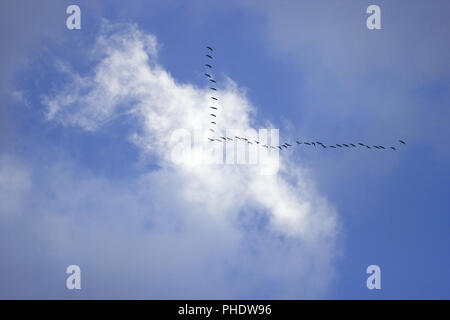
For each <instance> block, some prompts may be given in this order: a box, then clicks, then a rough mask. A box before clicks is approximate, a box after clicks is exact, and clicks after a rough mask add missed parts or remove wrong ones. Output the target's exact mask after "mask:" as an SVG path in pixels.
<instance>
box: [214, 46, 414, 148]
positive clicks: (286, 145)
mask: <svg viewBox="0 0 450 320" xmlns="http://www.w3.org/2000/svg"><path fill="white" fill-rule="evenodd" d="M206 49H208V50H209V51H210V52H213V51H214V50H213V48H212V47H210V46H206ZM205 56H206V57H207V58H208V63H206V64H205V67H207V71H206V73H205V76H206V77H207V79H208V80H209V82H211V83H217V81H216V80H215V79H214V78H213V73H211V72H210V71H208V70H211V69H213V66H212V64H211V62H212V60H213V59H214V58H213V56H212V53H211V54H209V53H207V54H205ZM209 89H210V90H212V91H215V92H218V89H217V88H216V87H215V86H210V87H209ZM210 98H211V99H213V100H215V101H217V103H219V102H218V101H219V99H218V98H216V97H213V96H211V97H210ZM210 108H211V109H213V110H218V108H217V107H210ZM210 116H211V117H215V118H217V116H216V114H214V113H210ZM214 120H215V119H214ZM216 121H217V120H215V121H210V123H211V125H217V123H216ZM210 131H211V132H215V131H214V130H213V129H210ZM220 138H221V140H220V139H212V138H208V139H209V140H210V141H219V142H226V141H234V140H233V139H232V138H228V137H226V136H221V137H220ZM235 139H236V141H237V140H244V141H246V142H247V143H248V144H252V145H253V142H251V141H250V140H249V139H247V138H245V137H238V136H235ZM253 141H254V142H255V144H256V145H257V146H258V145H259V146H262V147H264V148H267V149H269V148H271V149H279V150H283V149H289V148H290V147H292V145H291V144H289V143H287V142H285V143H283V144H282V145H278V146H271V145H269V144H262V143H261V144H260V141H258V140H253ZM398 141H399V142H400V144H402V145H406V142H405V141H404V140H398ZM295 142H296V144H297V146H300V145H308V146H314V147H317V146H321V147H322V148H323V149H326V148H331V149H337V148H341V149H342V148H344V149H345V148H347V149H348V148H350V149H351V148H358V147H360V148H361V147H366V148H367V149H372V148H374V149H377V150H386V149H387V148H388V149H391V150H394V151H396V150H397V148H398V147H397V148H396V147H394V146H390V147H384V146H383V145H373V146H369V145H367V144H364V143H362V142H358V143H341V144H339V143H336V144H334V145H325V144H324V143H322V142H321V141H312V142H305V141H304V142H301V141H299V140H295Z"/></svg>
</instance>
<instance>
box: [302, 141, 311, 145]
mask: <svg viewBox="0 0 450 320" xmlns="http://www.w3.org/2000/svg"><path fill="white" fill-rule="evenodd" d="M303 143H304V144H307V145H308V146H310V145H311V143H309V142H303Z"/></svg>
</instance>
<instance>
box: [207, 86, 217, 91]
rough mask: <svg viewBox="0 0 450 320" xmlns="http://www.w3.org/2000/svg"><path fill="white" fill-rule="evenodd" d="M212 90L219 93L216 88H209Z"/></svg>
mask: <svg viewBox="0 0 450 320" xmlns="http://www.w3.org/2000/svg"><path fill="white" fill-rule="evenodd" d="M209 88H210V89H211V90H214V91H217V89H216V88H214V87H209Z"/></svg>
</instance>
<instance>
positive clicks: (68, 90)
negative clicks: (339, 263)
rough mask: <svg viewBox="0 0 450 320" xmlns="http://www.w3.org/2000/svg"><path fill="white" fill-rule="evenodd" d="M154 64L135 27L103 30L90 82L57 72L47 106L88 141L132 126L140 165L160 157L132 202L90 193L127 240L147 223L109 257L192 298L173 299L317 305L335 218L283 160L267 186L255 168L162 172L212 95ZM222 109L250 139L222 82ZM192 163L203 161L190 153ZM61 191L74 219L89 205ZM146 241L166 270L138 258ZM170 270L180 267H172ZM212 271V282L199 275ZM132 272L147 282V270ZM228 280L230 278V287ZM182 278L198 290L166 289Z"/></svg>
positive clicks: (237, 101)
mask: <svg viewBox="0 0 450 320" xmlns="http://www.w3.org/2000/svg"><path fill="white" fill-rule="evenodd" d="M157 53H158V44H157V41H156V38H155V37H154V36H152V35H147V34H145V33H143V32H142V31H140V30H139V29H138V28H137V27H136V26H134V25H120V26H117V25H113V26H111V25H108V24H107V23H106V24H105V25H104V28H103V30H102V32H101V35H100V36H99V37H98V39H97V41H96V43H95V46H94V49H93V51H92V54H93V55H94V57H96V58H97V59H98V63H97V64H96V66H95V68H94V70H93V72H92V73H90V74H87V75H79V74H77V73H76V72H74V71H71V70H70V68H68V67H67V66H64V67H61V68H60V70H61V71H63V72H66V73H68V74H69V75H70V76H71V81H69V82H68V83H67V84H66V85H65V87H64V88H63V89H62V90H61V91H60V92H58V93H57V94H54V95H47V96H46V97H44V99H43V102H44V104H45V105H46V106H47V108H48V109H47V117H48V119H49V120H54V121H57V122H59V123H61V124H63V125H72V126H79V127H81V128H83V129H85V130H88V131H95V130H98V129H99V128H101V127H102V125H103V124H105V123H106V122H108V121H110V120H111V119H115V118H117V117H119V116H121V117H122V116H128V117H131V118H132V119H134V120H135V122H136V130H135V134H134V135H133V136H132V137H131V138H132V140H133V141H134V142H135V143H136V144H137V145H138V146H139V147H140V148H141V149H142V152H143V153H144V154H151V155H152V159H155V156H156V161H157V162H158V165H159V166H160V167H161V169H160V170H156V171H152V172H150V173H148V174H147V175H145V176H143V177H142V178H141V179H140V180H139V181H138V182H135V183H134V184H133V186H132V189H133V191H128V192H123V193H122V191H123V190H117V189H120V188H114V187H108V183H107V182H102V185H103V184H104V183H106V187H105V186H103V187H101V188H96V189H95V190H92V193H93V194H96V193H99V195H98V196H97V197H98V199H97V200H95V201H94V203H98V206H99V208H98V210H96V211H97V212H99V213H100V212H104V211H105V210H106V211H108V210H110V211H111V212H113V213H112V214H111V216H107V217H104V218H105V219H106V220H103V221H102V223H105V224H106V225H108V226H111V225H114V228H115V229H117V230H122V232H124V233H126V232H127V231H123V230H124V229H122V227H124V228H125V229H126V226H127V225H130V226H131V227H130V228H131V230H136V229H138V228H139V226H140V225H141V224H142V223H143V222H144V221H146V220H148V221H152V223H150V225H151V226H152V227H151V228H150V229H149V230H143V229H141V230H140V232H138V234H137V235H136V236H135V237H131V238H130V239H129V240H127V242H126V243H120V244H119V243H116V245H117V250H118V251H119V252H121V253H122V254H124V255H125V256H126V257H127V258H126V259H128V261H133V262H134V263H135V264H139V261H140V262H141V263H142V264H143V265H145V266H149V265H152V266H153V267H150V269H152V270H153V271H152V272H151V273H152V276H149V277H151V278H152V279H153V280H154V281H159V282H161V285H162V286H165V287H166V288H167V290H170V289H173V288H174V287H179V288H183V289H184V290H188V289H187V288H188V287H189V286H194V285H195V286H197V287H196V288H197V289H189V290H188V291H187V292H185V293H183V294H181V296H183V297H189V293H192V295H194V296H198V295H200V296H203V297H207V296H208V294H211V293H212V291H213V289H212V288H213V285H214V284H215V285H217V287H216V288H218V290H221V292H220V293H218V294H217V296H221V297H249V296H255V295H258V296H260V297H265V296H266V297H291V298H292V297H299V296H303V297H306V296H307V297H313V296H316V295H317V294H320V293H323V292H324V291H323V290H324V289H325V288H326V286H327V285H328V284H329V281H330V279H331V277H332V275H333V270H334V268H333V261H334V253H333V250H334V249H335V248H336V239H337V232H338V227H337V225H338V224H337V215H336V212H335V210H334V209H333V208H332V207H331V206H330V205H329V204H328V203H327V201H326V200H325V199H324V198H323V197H322V196H321V195H320V194H319V193H318V192H317V190H316V188H315V186H314V183H313V182H312V181H311V180H310V179H309V178H308V174H307V170H306V169H304V168H302V167H299V166H298V165H297V164H294V163H293V162H292V161H291V160H290V159H289V157H288V156H286V157H282V158H281V166H280V172H279V173H278V174H277V175H271V176H262V175H259V174H258V171H257V170H255V168H254V167H252V166H242V165H240V166H239V165H236V166H234V165H219V166H218V165H192V163H191V164H182V165H174V164H173V163H172V162H171V161H170V159H171V148H172V147H173V143H174V142H173V141H171V139H170V136H171V133H172V132H173V131H174V130H176V129H179V128H187V129H192V128H194V129H198V128H202V127H205V126H206V125H207V123H208V114H209V112H208V101H209V94H208V90H207V89H206V88H198V87H195V86H193V85H190V84H182V83H178V82H177V81H176V80H175V79H174V78H173V77H172V76H171V75H170V74H169V72H167V71H166V70H164V68H163V67H162V66H161V65H159V64H158V61H157ZM61 66H62V65H61ZM219 98H220V100H221V105H222V106H224V107H223V108H221V110H220V112H219V114H218V119H219V120H218V121H219V122H220V125H221V126H222V127H223V128H234V129H237V130H241V131H242V132H244V131H246V130H248V129H251V127H250V125H249V118H250V117H251V115H252V114H254V112H255V108H254V107H253V106H252V105H251V103H250V102H249V101H248V100H247V98H246V96H245V94H244V93H243V91H241V90H239V88H238V86H237V84H236V83H234V82H233V81H232V80H231V79H229V80H228V81H227V83H226V84H225V86H224V88H221V90H220V96H219ZM195 152H199V153H202V152H205V151H204V150H203V149H200V148H197V149H195ZM68 180H69V181H70V180H71V179H70V178H68ZM94 180H95V179H94ZM67 185H70V182H67V181H66V183H65V184H64V186H62V187H59V186H57V185H52V186H50V188H52V189H55V190H60V191H55V192H56V193H57V194H60V198H61V199H60V200H58V202H59V201H61V203H63V204H64V203H67V202H69V203H75V204H74V208H75V209H74V210H75V211H76V210H80V205H79V202H80V203H82V202H83V201H84V200H86V199H84V200H83V199H79V198H78V197H80V195H79V194H78V195H77V192H74V194H75V195H76V197H77V198H75V199H79V200H80V201H76V200H73V198H72V196H69V195H68V194H67V193H66V192H65V191H64V190H65V189H66V188H67ZM88 185H89V184H88ZM71 189H72V190H78V191H80V192H81V190H85V189H89V188H86V186H81V185H77V184H76V185H75V186H73V187H72V188H71ZM110 189H111V190H110ZM109 192H110V193H111V194H108V193H109ZM71 194H72V192H71ZM81 194H82V195H83V194H85V193H84V192H81ZM85 196H86V197H88V198H91V197H93V196H92V195H90V194H89V195H87V194H86V195H85ZM81 197H83V196H81ZM66 198H67V199H66ZM147 198H148V199H147ZM71 199H72V200H71ZM143 199H145V201H144V200H143ZM109 202H111V203H109ZM136 203H139V205H136ZM114 204H117V205H120V206H124V204H125V207H124V209H125V210H124V211H121V210H117V209H116V208H115V205H114ZM126 204H129V206H127V205H126ZM69 206H70V205H69ZM148 206H149V207H148ZM63 207H66V205H63ZM87 210H88V211H90V210H92V208H89V209H87ZM125 211H126V212H125ZM143 212H146V213H145V214H144V213H143ZM150 212H151V214H150ZM99 213H97V215H98V214H99ZM124 215H126V217H124ZM69 216H70V215H69ZM102 217H103V216H102ZM51 219H52V218H51ZM72 219H75V216H73V217H72ZM124 219H126V221H125V224H123V221H124ZM106 221H108V222H106ZM168 225H171V227H169V229H167V227H168ZM69 226H70V224H67V226H66V227H65V228H69V229H70V227H69ZM96 226H97V227H98V228H99V230H98V231H100V233H103V232H104V233H105V234H104V237H105V239H111V238H114V236H113V235H112V234H113V232H111V230H108V229H107V228H104V227H103V226H102V224H98V225H96ZM178 227H180V228H181V231H179V232H178V231H176V230H177V228H178ZM141 228H143V227H142V226H141ZM69 233H70V232H69ZM119 238H120V239H122V237H119ZM67 241H70V240H67ZM142 241H143V242H145V245H146V246H147V252H148V253H149V254H150V255H152V256H154V257H157V258H158V259H160V261H165V263H163V264H162V265H160V266H158V262H157V261H158V260H156V261H155V260H154V259H152V258H150V257H149V256H147V255H146V254H144V255H143V256H141V255H140V254H139V253H138V251H137V250H136V246H139V243H141V242H142ZM72 245H74V244H72ZM129 247H132V248H133V250H129V249H128V248H129ZM101 248H102V246H100V247H99V248H98V249H99V250H101ZM167 248H171V249H170V250H175V252H176V255H178V257H177V258H176V259H175V258H174V257H172V258H170V257H171V254H168V253H164V250H167ZM74 250H76V249H74ZM119 256H120V255H117V254H114V253H113V252H111V257H110V258H109V259H110V260H111V263H116V264H117V263H119V264H120V265H123V262H119V261H122V258H119ZM169 256H170V257H169ZM92 258H94V257H92ZM167 259H168V260H167ZM170 259H175V260H176V261H177V262H178V261H182V262H183V263H184V264H185V265H184V267H180V266H175V265H171V262H170ZM141 260H142V261H141ZM210 266H214V267H215V268H217V272H212V271H211V270H207V269H208V268H209V267H210ZM112 268H113V269H114V268H115V267H112ZM117 268H119V269H120V266H119V267H117ZM136 268H137V269H139V272H144V273H145V271H144V270H145V268H144V267H143V266H136ZM205 268H206V269H205ZM230 270H234V271H233V274H234V275H233V276H232V277H231V278H232V280H230V279H228V280H227V276H226V274H227V272H231V271H230ZM117 272H118V271H117ZM139 272H138V273H139ZM184 273H185V274H187V275H189V276H191V277H193V279H196V280H192V281H194V282H191V281H188V282H183V281H182V283H179V284H175V283H172V286H171V285H168V284H167V282H169V278H170V277H171V276H173V277H176V278H178V277H180V275H181V274H184ZM175 274H177V276H175ZM203 274H205V277H206V278H205V279H206V280H205V281H207V283H208V284H207V285H206V284H205V286H201V285H200V284H199V283H198V279H201V278H202V275H203ZM206 275H207V276H206ZM98 281H100V280H98ZM265 281H269V282H270V283H272V286H275V287H277V288H278V289H277V290H276V291H274V292H270V293H265V292H264V288H259V286H262V287H264V283H265ZM132 282H133V281H132ZM143 282H144V283H146V282H145V280H143ZM122 285H125V286H126V285H127V284H122ZM196 290H197V291H196ZM162 291H164V289H162ZM255 292H258V294H255ZM155 294H156V293H155ZM185 294H187V295H186V296H185ZM162 295H163V296H169V297H176V296H177V293H174V292H171V293H169V292H166V291H164V292H163V294H162Z"/></svg>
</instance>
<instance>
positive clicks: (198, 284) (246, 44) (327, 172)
mask: <svg viewBox="0 0 450 320" xmlns="http://www.w3.org/2000/svg"><path fill="white" fill-rule="evenodd" d="M76 3H77V4H78V5H79V6H80V7H81V11H82V29H81V30H73V31H69V30H67V29H66V27H65V19H66V17H67V15H66V14H65V9H66V7H67V6H68V5H70V4H73V3H72V1H42V2H39V4H37V3H35V2H32V1H14V2H12V1H11V2H4V3H2V4H1V7H2V8H1V9H2V10H1V12H2V24H3V27H2V28H1V31H0V36H1V38H2V42H3V43H8V44H9V45H8V46H3V47H4V50H2V53H1V54H0V64H1V66H2V70H3V72H2V75H1V88H0V90H1V100H2V101H1V107H0V118H1V120H0V190H1V195H0V200H1V201H0V203H1V204H0V212H1V213H2V214H1V215H0V222H1V223H0V238H1V241H0V255H1V259H0V283H2V285H1V286H0V297H2V298H64V299H66V298H68V299H70V298H249V299H251V298H290V299H296V298H327V299H380V298H382V299H383V298H384V299H419V298H427V299H428V298H438V299H448V298H449V293H448V292H449V290H450V276H449V275H448V270H449V267H450V259H449V254H448V252H449V246H450V235H449V233H448V230H449V226H450V218H449V216H448V207H449V200H448V196H447V190H448V189H449V185H450V181H449V176H450V175H449V174H450V168H449V165H448V163H449V160H450V150H449V148H448V143H447V138H448V136H449V129H448V121H449V118H450V111H449V109H448V104H449V101H450V99H449V79H450V63H449V62H448V61H449V59H448V55H449V52H450V45H449V43H448V32H449V30H450V25H449V22H448V19H447V16H446V12H449V9H450V5H449V4H448V3H446V2H445V1H435V2H433V5H430V4H429V3H428V2H427V1H419V0H417V1H413V2H411V1H396V2H395V3H392V2H389V1H377V2H376V3H375V2H368V1H347V2H345V4H343V3H341V2H338V1H315V2H312V1H284V2H275V1H258V2H251V1H243V2H229V3H225V2H223V3H222V2H212V1H192V2H189V4H188V3H186V2H178V1H167V2H157V1H155V2H153V1H152V2H151V3H149V1H137V0H136V1H130V2H129V4H127V5H126V6H124V5H123V2H121V1H97V2H96V3H95V4H92V3H91V2H90V1H77V2H76ZM369 4H378V5H379V6H380V7H381V12H382V30H373V31H372V30H368V29H367V28H366V24H365V20H366V18H367V14H366V13H365V11H366V8H367V6H368V5H369ZM101 39H103V41H102V40H101ZM130 39H131V40H130ZM136 45H137V47H136ZM139 45H142V46H143V48H139ZM205 45H211V46H212V47H214V48H215V53H214V58H215V59H214V63H215V66H217V71H216V74H217V79H218V80H219V81H218V82H219V89H220V91H221V92H223V97H224V99H223V100H224V102H223V104H224V106H223V107H224V109H226V110H229V111H224V112H225V113H224V114H223V116H224V118H223V119H224V122H226V123H227V124H228V125H235V126H238V127H240V128H264V127H268V126H271V127H274V128H279V129H280V138H281V139H282V140H290V141H294V140H295V139H297V138H299V139H302V138H304V139H305V140H306V139H311V140H323V141H325V142H329V143H330V144H332V143H340V142H343V143H346V142H347V143H350V142H360V141H361V142H365V141H367V142H368V143H371V142H373V143H374V144H375V143H380V144H386V145H388V144H390V143H391V142H392V141H396V140H398V139H399V138H401V139H404V140H406V141H407V145H406V146H405V147H403V148H401V149H400V150H398V151H397V152H375V151H368V150H362V149H358V150H351V151H350V150H349V151H347V152H345V151H339V150H334V151H335V152H332V151H331V150H326V152H325V151H324V150H315V149H312V148H309V149H308V148H297V149H295V151H292V152H289V153H286V154H284V153H283V154H282V155H280V159H281V163H282V165H281V169H280V172H279V174H278V175H277V176H275V177H269V178H267V179H265V178H260V177H258V176H255V174H254V172H253V171H251V170H246V169H245V168H230V167H232V166H223V167H221V166H218V167H214V166H209V167H208V166H204V167H200V168H197V167H195V168H193V169H192V168H184V167H183V168H181V169H180V168H178V167H176V166H172V165H171V164H170V163H169V161H167V159H168V158H167V157H168V154H167V153H166V151H165V149H164V148H163V147H162V146H164V145H165V144H166V143H167V141H166V140H165V139H166V138H165V135H167V134H169V133H170V132H171V130H173V129H174V128H177V126H178V125H180V124H184V125H187V124H188V123H189V122H187V121H189V119H191V118H194V119H195V118H197V117H199V113H197V112H198V110H199V109H198V108H201V107H202V105H203V104H204V100H202V99H203V98H202V97H203V95H204V94H205V92H207V90H206V89H205V81H204V77H203V67H202V66H203V64H204V62H205V60H204V53H205V50H204V46H205ZM153 51H154V52H153ZM155 52H157V53H155ZM115 53H117V54H119V55H118V56H114V54H115ZM140 54H144V55H145V57H147V58H148V59H149V61H150V62H149V61H147V60H146V59H141V57H140V56H139V55H140ZM112 57H117V59H116V60H108V58H111V59H112ZM142 70H144V71H143V72H142V74H141V73H140V71H142ZM128 71H130V72H131V73H132V75H131V76H130V75H128V74H127V72H128ZM102 75H104V76H105V77H103V78H102ZM80 79H81V80H80ZM114 81H119V82H121V81H123V82H122V86H119V87H112V88H111V87H109V85H110V84H111V83H113V82H114ZM68 96H71V97H73V98H74V99H73V101H69V102H67V101H66V100H65V98H66V97H68ZM50 102H53V103H54V105H57V106H58V109H57V111H56V113H55V114H54V115H51V113H50V111H49V110H50V105H51V103H50ZM180 104H182V105H180ZM175 106H176V107H175ZM177 108H182V109H181V110H182V111H181V112H182V113H183V115H182V116H180V115H179V113H180V111H178V110H180V109H177ZM226 112H229V113H226ZM186 119H188V120H186ZM205 172H206V173H205ZM286 204H288V205H286ZM70 264H78V265H80V267H81V269H82V275H83V278H82V283H83V288H82V290H80V291H69V290H67V289H66V288H65V279H66V276H67V275H66V274H65V268H66V267H67V266H68V265H70ZM371 264H376V265H379V266H380V267H381V272H382V289H381V290H368V289H367V288H366V278H367V276H368V275H366V273H365V270H366V268H367V266H369V265H371Z"/></svg>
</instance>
